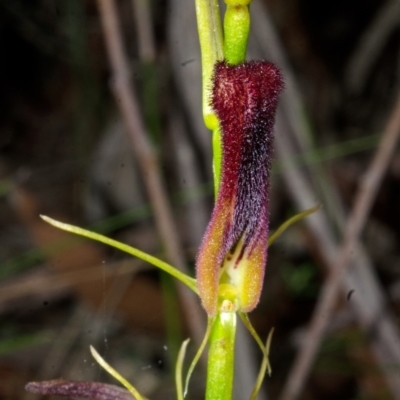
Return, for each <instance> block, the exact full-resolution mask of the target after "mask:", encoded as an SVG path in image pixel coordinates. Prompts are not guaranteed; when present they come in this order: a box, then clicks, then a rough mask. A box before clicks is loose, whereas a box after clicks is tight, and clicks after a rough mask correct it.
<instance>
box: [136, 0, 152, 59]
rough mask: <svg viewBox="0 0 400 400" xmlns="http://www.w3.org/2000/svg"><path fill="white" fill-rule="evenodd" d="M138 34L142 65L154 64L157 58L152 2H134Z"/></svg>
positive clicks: (143, 0) (140, 0) (146, 0)
mask: <svg viewBox="0 0 400 400" xmlns="http://www.w3.org/2000/svg"><path fill="white" fill-rule="evenodd" d="M132 5H133V9H134V17H135V25H136V28H137V34H138V45H139V58H140V60H141V62H142V63H152V62H154V60H155V58H156V50H155V46H154V35H153V24H152V20H151V15H150V14H151V13H150V11H151V10H150V0H132Z"/></svg>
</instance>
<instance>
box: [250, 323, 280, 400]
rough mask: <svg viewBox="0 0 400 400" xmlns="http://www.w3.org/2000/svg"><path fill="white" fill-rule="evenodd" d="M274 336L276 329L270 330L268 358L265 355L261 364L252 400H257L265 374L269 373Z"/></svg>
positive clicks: (266, 346) (267, 343) (267, 345)
mask: <svg viewBox="0 0 400 400" xmlns="http://www.w3.org/2000/svg"><path fill="white" fill-rule="evenodd" d="M273 334H274V328H272V329H271V330H270V332H269V334H268V338H267V342H266V344H265V348H266V353H267V356H265V355H264V356H263V360H262V362H261V367H260V371H259V373H258V376H257V380H256V383H255V384H254V389H253V391H252V392H251V395H250V400H256V399H257V396H258V393H259V391H260V389H261V385H262V382H263V380H264V378H265V372H266V371H267V368H268V366H269V361H268V356H269V349H270V347H271V342H272V335H273ZM270 375H271V374H270Z"/></svg>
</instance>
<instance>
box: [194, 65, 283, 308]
mask: <svg viewBox="0 0 400 400" xmlns="http://www.w3.org/2000/svg"><path fill="white" fill-rule="evenodd" d="M281 90H282V78H281V75H280V73H279V71H278V70H277V68H276V67H275V66H274V65H273V64H271V63H269V62H266V61H252V62H247V63H244V64H240V65H236V66H231V65H228V64H227V63H226V62H220V63H218V64H216V67H215V73H214V81H213V91H212V107H213V109H214V111H215V113H216V114H217V116H218V119H219V121H220V127H221V133H222V147H223V149H222V150H223V153H222V173H221V185H220V191H219V194H218V198H217V201H216V204H215V207H214V211H213V214H212V218H211V221H210V223H209V225H208V227H207V231H206V234H205V236H204V239H203V243H202V246H201V248H200V251H199V255H198V262H197V278H198V285H199V292H200V297H201V298H202V302H203V306H204V307H205V309H206V311H207V312H208V313H209V314H211V315H214V314H215V312H216V307H217V296H218V277H219V276H218V274H219V269H220V267H221V264H222V262H223V260H224V258H225V256H226V254H227V252H229V251H231V250H232V249H233V247H234V246H236V245H237V244H238V242H239V241H240V242H241V243H242V245H243V248H242V249H241V251H240V257H244V258H246V259H248V260H249V262H250V263H251V262H252V257H253V258H254V260H257V262H261V264H262V265H259V267H258V270H257V275H258V277H257V279H258V280H260V281H262V278H263V273H264V264H265V261H266V243H267V237H268V217H269V214H268V200H269V199H268V187H269V175H270V166H271V153H272V145H273V126H274V120H275V112H276V106H277V101H278V95H279V93H280V91H281ZM261 243H262V246H261V245H260V244H261ZM256 248H257V249H258V250H255V249H256ZM261 249H262V250H261ZM233 250H234V249H233ZM256 251H258V254H257V255H253V252H256ZM260 252H261V253H262V254H261V253H260ZM238 261H239V262H237V268H240V265H241V263H240V260H238ZM254 268H255V267H254V266H253V267H252V268H251V270H252V273H254V272H255V271H254ZM243 279H244V280H245V281H246V282H247V280H248V279H250V278H249V277H246V273H244V275H243ZM246 284H249V285H250V288H247V289H246V288H244V287H243V290H250V291H253V292H254V291H258V293H251V294H250V296H249V293H247V294H246V293H245V294H244V297H243V299H245V300H244V303H245V304H243V303H242V304H241V308H242V309H243V310H249V309H252V308H254V307H255V305H256V304H257V302H258V298H259V294H260V293H259V291H260V290H261V285H262V282H256V280H255V278H254V279H253V278H252V279H250V280H249V281H248V282H247V283H246ZM210 286H211V287H210ZM239 295H240V294H239ZM239 302H240V301H239Z"/></svg>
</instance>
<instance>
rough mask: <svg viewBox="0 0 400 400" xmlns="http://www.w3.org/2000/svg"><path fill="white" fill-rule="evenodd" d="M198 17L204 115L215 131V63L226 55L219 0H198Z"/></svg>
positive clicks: (207, 123)
mask: <svg viewBox="0 0 400 400" xmlns="http://www.w3.org/2000/svg"><path fill="white" fill-rule="evenodd" d="M196 17H197V28H198V31H199V39H200V49H201V69H202V80H203V90H202V92H203V96H202V98H203V117H204V123H205V125H206V127H207V128H209V129H210V130H212V131H213V130H214V129H216V127H217V126H218V120H217V117H216V116H215V113H214V111H213V110H212V107H211V102H210V93H211V89H212V77H213V74H214V65H215V63H216V62H217V61H221V60H222V59H223V57H224V53H223V38H222V26H221V18H220V14H219V5H218V0H196Z"/></svg>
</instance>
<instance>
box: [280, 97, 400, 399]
mask: <svg viewBox="0 0 400 400" xmlns="http://www.w3.org/2000/svg"><path fill="white" fill-rule="evenodd" d="M399 133H400V97H399V98H398V100H397V102H396V104H395V107H394V110H393V112H392V114H391V116H390V118H389V122H388V124H387V126H386V129H385V132H384V134H383V136H382V139H381V143H380V146H379V147H378V150H377V152H376V154H375V157H374V159H373V160H372V162H371V165H370V167H369V168H368V171H367V173H366V174H365V176H364V178H363V180H362V181H361V183H360V188H359V190H358V192H357V196H356V199H355V202H354V206H353V209H352V211H351V213H350V216H349V220H348V223H347V226H346V231H345V235H344V239H343V245H342V247H341V249H340V252H339V255H338V256H337V259H336V260H335V263H334V265H333V266H332V272H331V273H330V275H329V277H328V279H327V281H326V282H325V284H324V286H323V288H322V291H321V294H320V297H319V299H318V302H317V305H316V308H315V311H314V315H313V317H312V321H311V324H310V327H309V331H308V334H307V336H306V340H305V342H304V344H303V346H302V349H301V351H300V354H299V355H298V357H297V359H296V361H295V363H294V365H293V368H292V370H291V373H290V375H289V379H288V383H287V386H286V388H285V390H284V392H283V395H282V400H294V399H297V398H298V397H299V396H300V394H301V391H302V389H303V386H304V384H305V381H306V378H307V376H308V374H309V371H310V369H311V366H312V364H313V361H314V359H315V356H316V354H317V352H318V349H319V347H320V344H321V341H322V338H323V336H324V332H325V329H326V326H327V323H328V320H329V318H330V316H331V314H332V311H333V308H334V306H335V302H336V299H337V296H338V292H339V288H340V284H341V279H342V276H343V273H344V271H345V269H346V267H347V265H348V264H349V262H350V260H351V257H352V251H353V249H354V247H355V246H357V243H358V239H359V235H360V233H361V231H362V229H363V227H364V225H365V223H366V220H367V218H368V215H369V212H370V209H371V206H372V204H373V202H374V200H375V197H376V194H377V191H378V189H379V186H380V183H381V181H382V178H383V176H384V173H385V171H386V168H387V166H388V164H389V161H390V159H391V156H392V154H393V152H394V149H395V145H396V142H397V139H398V136H399Z"/></svg>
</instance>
